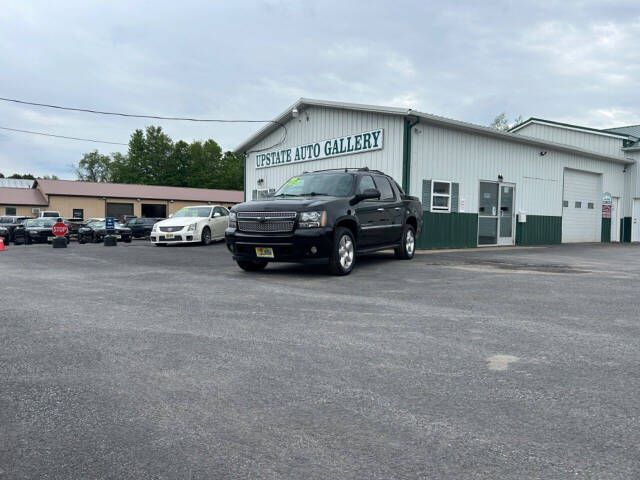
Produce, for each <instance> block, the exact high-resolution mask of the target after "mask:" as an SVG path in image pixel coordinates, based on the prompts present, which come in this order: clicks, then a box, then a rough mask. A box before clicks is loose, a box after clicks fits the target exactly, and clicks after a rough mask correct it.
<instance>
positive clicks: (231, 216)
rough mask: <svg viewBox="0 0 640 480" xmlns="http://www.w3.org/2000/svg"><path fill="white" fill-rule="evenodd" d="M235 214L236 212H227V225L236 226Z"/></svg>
mask: <svg viewBox="0 0 640 480" xmlns="http://www.w3.org/2000/svg"><path fill="white" fill-rule="evenodd" d="M237 218H238V217H237V215H236V212H229V227H230V228H236V227H237V226H238V223H237Z"/></svg>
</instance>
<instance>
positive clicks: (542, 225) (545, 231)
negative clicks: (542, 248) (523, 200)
mask: <svg viewBox="0 0 640 480" xmlns="http://www.w3.org/2000/svg"><path fill="white" fill-rule="evenodd" d="M554 243H562V217H553V216H546V215H527V221H526V222H524V223H520V222H517V223H516V245H552V244H554Z"/></svg>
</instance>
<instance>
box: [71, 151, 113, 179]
mask: <svg viewBox="0 0 640 480" xmlns="http://www.w3.org/2000/svg"><path fill="white" fill-rule="evenodd" d="M73 168H74V170H75V172H76V175H77V177H78V180H82V181H84V182H110V181H111V179H112V172H111V158H109V156H108V155H102V154H100V153H98V150H94V151H93V152H89V153H85V154H84V155H83V156H82V159H81V160H80V162H78V166H77V167H76V166H75V165H74V167H73Z"/></svg>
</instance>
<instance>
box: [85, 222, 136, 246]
mask: <svg viewBox="0 0 640 480" xmlns="http://www.w3.org/2000/svg"><path fill="white" fill-rule="evenodd" d="M114 226H115V231H114V235H115V237H116V239H117V240H122V241H123V242H126V243H130V242H131V229H130V228H127V227H126V226H125V225H123V224H122V223H118V222H116V223H115V225H114ZM106 234H107V230H106V227H105V223H104V222H98V221H93V222H89V223H87V224H86V225H84V226H82V227H80V228H79V229H78V243H87V242H91V243H100V242H102V241H103V240H104V237H105V235H106Z"/></svg>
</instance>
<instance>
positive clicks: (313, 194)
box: [303, 192, 329, 197]
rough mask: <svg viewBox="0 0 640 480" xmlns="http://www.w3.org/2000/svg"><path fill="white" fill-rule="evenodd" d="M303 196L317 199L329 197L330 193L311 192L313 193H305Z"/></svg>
mask: <svg viewBox="0 0 640 480" xmlns="http://www.w3.org/2000/svg"><path fill="white" fill-rule="evenodd" d="M303 195H305V196H306V195H311V196H312V197H317V196H324V197H328V196H329V194H328V193H317V192H311V193H303Z"/></svg>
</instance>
